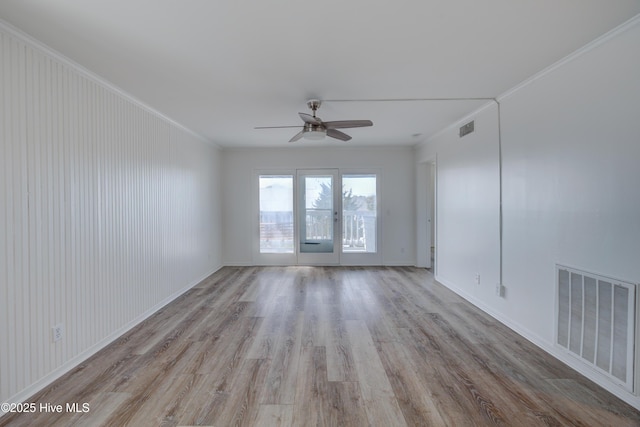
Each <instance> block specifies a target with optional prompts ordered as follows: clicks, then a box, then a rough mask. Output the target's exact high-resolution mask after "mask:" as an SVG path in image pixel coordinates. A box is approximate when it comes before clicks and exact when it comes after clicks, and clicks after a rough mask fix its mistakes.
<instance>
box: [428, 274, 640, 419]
mask: <svg viewBox="0 0 640 427" xmlns="http://www.w3.org/2000/svg"><path fill="white" fill-rule="evenodd" d="M434 279H435V280H436V281H437V282H438V283H440V284H441V285H442V286H444V287H446V288H447V289H450V290H451V291H453V292H455V293H456V294H458V295H459V296H460V297H462V298H464V299H465V300H467V301H468V302H469V303H471V304H473V305H474V306H476V307H477V308H479V309H480V310H482V311H483V312H485V313H487V314H488V315H489V316H491V317H493V318H494V319H496V320H497V321H498V322H500V323H502V324H503V325H505V326H507V327H508V328H509V329H511V330H513V331H514V332H515V333H517V334H518V335H520V336H522V337H523V338H524V339H526V340H527V341H529V342H531V343H532V344H534V345H536V346H537V347H539V348H540V349H541V350H543V351H545V352H546V353H548V354H550V355H551V356H553V357H555V358H556V359H558V360H559V361H561V362H562V363H564V364H565V365H567V366H568V367H570V368H571V369H573V370H574V371H577V372H578V373H580V374H581V375H584V376H585V377H587V378H588V379H590V380H591V381H593V382H594V383H596V384H598V385H599V386H600V387H602V388H604V389H605V390H607V391H608V392H610V393H611V394H613V395H614V396H616V397H618V398H619V399H620V400H622V401H624V402H626V403H628V404H629V405H631V406H633V407H634V408H636V409H638V410H640V397H639V396H636V395H634V394H632V393H630V392H628V391H626V390H623V389H622V388H620V387H617V386H616V385H615V384H612V383H610V382H609V380H608V379H607V378H606V377H605V376H604V375H602V374H600V373H599V372H597V371H595V370H592V369H589V368H588V367H585V366H582V365H581V364H579V363H577V362H576V361H575V360H573V358H572V357H571V356H569V355H568V354H566V353H565V352H564V351H560V350H559V349H558V348H556V347H555V346H554V345H553V343H552V342H549V341H547V340H545V339H543V338H542V337H540V336H539V335H538V334H536V333H534V332H532V331H531V330H529V329H528V328H526V327H524V326H523V325H521V324H519V323H518V322H514V321H512V320H511V319H509V318H508V317H506V316H505V315H503V314H502V313H500V312H498V311H496V310H494V309H493V308H492V307H490V306H488V305H486V304H485V303H483V302H482V301H480V300H478V299H477V298H475V297H473V296H472V295H470V294H469V293H467V292H465V291H464V290H463V289H462V288H460V287H458V286H456V285H455V284H454V283H451V282H449V281H448V280H447V279H444V278H442V277H441V276H437V275H436V276H434Z"/></svg>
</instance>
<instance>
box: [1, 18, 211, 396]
mask: <svg viewBox="0 0 640 427" xmlns="http://www.w3.org/2000/svg"><path fill="white" fill-rule="evenodd" d="M0 99H1V104H0V138H1V140H0V203H1V205H0V402H5V401H9V400H13V401H15V400H20V399H23V398H26V397H28V396H29V395H30V394H31V393H32V392H34V391H36V390H38V389H39V388H41V387H42V386H44V385H46V384H47V383H48V382H50V381H51V380H53V379H54V378H56V377H57V376H59V375H61V374H62V373H63V372H64V371H66V370H68V369H69V368H71V367H72V366H74V365H75V364H77V363H78V362H79V361H81V360H82V359H84V358H86V357H88V356H89V355H91V354H92V353H93V352H95V351H97V349H99V348H101V347H102V346H104V345H105V344H107V343H108V342H110V341H111V340H113V339H114V338H115V337H117V336H118V335H120V334H121V333H122V332H124V331H126V330H127V329H129V328H130V327H132V326H134V325H135V324H136V323H138V322H139V321H141V320H142V319H144V318H145V317H147V316H148V315H149V314H151V313H153V312H154V311H156V310H157V309H158V308H159V307H161V306H163V305H164V304H166V303H167V302H169V301H170V300H172V299H173V298H175V297H176V296H178V295H180V294H181V293H182V292H184V291H185V290H186V289H188V288H189V287H191V286H192V285H193V284H195V283H197V282H198V281H199V280H200V279H202V278H204V277H206V275H208V274H209V273H211V272H212V271H214V270H215V269H217V268H219V266H220V263H221V256H220V247H219V230H220V214H219V208H218V202H217V201H218V200H219V197H220V196H219V193H220V189H219V187H218V182H219V170H220V168H219V158H218V150H217V149H216V148H215V147H213V146H212V145H209V144H207V143H206V142H205V141H203V140H200V139H199V138H198V137H196V136H195V135H193V134H191V133H190V132H188V131H186V130H185V129H183V128H181V127H180V126H178V125H177V124H175V123H173V122H171V121H170V120H168V119H166V118H164V117H163V116H161V115H159V114H157V113H155V112H153V111H152V110H150V109H148V108H146V107H144V106H143V105H142V104H140V103H138V102H136V101H135V100H134V99H132V98H130V97H128V96H127V95H125V94H123V93H122V92H120V91H118V90H117V89H115V88H113V87H111V86H110V85H109V84H107V83H105V82H103V81H102V80H100V79H99V78H98V77H95V76H93V75H91V74H90V73H88V72H86V71H85V70H83V69H81V68H80V67H77V66H75V65H73V64H72V63H70V62H69V61H67V60H65V59H64V58H62V57H59V56H57V55H56V54H55V53H53V52H51V51H50V50H48V49H47V48H45V47H43V46H41V45H39V44H38V43H37V42H35V41H32V40H30V39H28V38H27V37H24V36H22V35H21V34H19V33H16V32H15V31H13V30H12V29H10V28H5V27H3V26H1V25H0ZM60 323H62V324H64V338H63V339H62V340H61V341H59V342H57V343H54V342H53V341H52V330H51V328H52V326H54V325H56V324H60Z"/></svg>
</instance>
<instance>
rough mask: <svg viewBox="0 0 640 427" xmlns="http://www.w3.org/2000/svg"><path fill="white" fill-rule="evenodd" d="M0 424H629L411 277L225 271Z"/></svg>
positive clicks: (485, 319)
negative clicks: (75, 407) (57, 407)
mask: <svg viewBox="0 0 640 427" xmlns="http://www.w3.org/2000/svg"><path fill="white" fill-rule="evenodd" d="M29 401H30V402H36V403H37V404H38V405H39V404H40V403H52V404H63V405H65V404H66V403H73V402H79V403H81V404H82V403H85V402H86V403H89V405H90V411H89V412H87V413H66V412H63V413H55V414H54V413H44V412H39V413H35V414H19V415H18V414H9V415H7V416H5V417H2V418H0V427H1V426H72V425H77V426H126V425H131V426H188V425H208V426H260V427H263V426H266V427H271V426H274V427H277V426H307V425H308V426H341V427H342V426H385V427H386V426H491V425H513V426H616V427H617V426H640V412H639V411H637V410H635V409H634V408H632V407H631V406H629V405H627V404H625V403H624V402H622V401H621V400H619V399H617V398H616V397H614V396H613V395H611V394H610V393H608V392H607V391H605V390H603V389H602V388H601V387H599V386H597V385H596V384H594V383H592V382H591V381H589V380H587V379H586V378H584V377H582V376H581V375H579V374H578V373H576V372H575V371H573V370H572V369H570V368H568V367H566V366H565V365H564V364H562V363H561V362H559V361H557V360H556V359H554V358H552V357H551V356H549V355H548V354H546V353H545V352H544V351H542V350H540V349H539V348H538V347H536V346H534V345H533V344H531V343H529V342H528V341H526V340H525V339H523V338H522V337H520V336H519V335H517V334H515V333H514V332H513V331H511V330H510V329H508V328H507V327H505V326H504V325H502V324H500V323H498V322H496V321H495V320H494V319H492V318H491V317H490V316H488V315H487V314H485V313H483V312H482V311H480V310H478V309H476V308H475V307H473V306H472V305H471V304H469V303H467V302H466V301H464V300H463V299H461V298H460V297H458V296H457V295H455V294H454V293H452V292H451V291H449V290H448V289H446V288H444V287H443V286H441V285H440V284H438V283H436V282H434V280H433V277H432V276H431V274H430V273H429V272H428V271H427V270H424V269H418V268H410V267H366V268H365V267H226V268H223V269H221V270H220V271H218V272H216V273H215V274H213V275H212V276H210V277H209V278H207V279H206V280H204V281H203V282H202V283H200V284H198V285H197V286H196V287H194V288H193V289H191V290H189V291H188V292H186V293H185V294H184V295H182V296H181V297H179V298H177V299H176V300H175V301H174V302H172V303H171V304H169V305H168V306H166V307H164V308H163V309H162V310H160V311H158V312H157V313H155V314H154V315H153V316H151V317H150V318H149V319H147V320H145V321H144V322H142V323H141V324H140V325H138V326H137V327H136V328H134V329H133V330H131V331H130V332H128V333H127V334H125V335H124V336H122V337H121V338H119V339H118V340H116V341H115V342H114V343H112V344H111V345H109V346H108V347H107V348H105V349H104V350H102V351H100V352H99V353H98V354H96V355H94V356H93V357H91V358H90V359H89V360H87V361H85V362H83V363H81V364H80V365H79V366H77V367H76V368H75V369H73V370H72V371H71V372H69V373H68V374H66V375H65V376H63V377H62V378H60V379H59V380H57V381H56V382H55V383H54V384H52V385H51V386H49V387H47V388H46V389H44V390H42V391H41V392H40V393H38V394H36V395H35V396H33V397H32V398H31V399H29Z"/></svg>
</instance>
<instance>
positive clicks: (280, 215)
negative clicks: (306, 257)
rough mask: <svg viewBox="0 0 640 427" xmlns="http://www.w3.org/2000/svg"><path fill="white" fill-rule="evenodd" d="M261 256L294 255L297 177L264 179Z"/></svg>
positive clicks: (265, 177) (261, 196) (261, 202)
mask: <svg viewBox="0 0 640 427" xmlns="http://www.w3.org/2000/svg"><path fill="white" fill-rule="evenodd" d="M259 186H260V253H263V254H264V253H286V254H292V253H293V251H294V246H293V245H294V242H293V236H294V224H293V175H260V176H259Z"/></svg>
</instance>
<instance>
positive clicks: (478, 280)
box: [476, 273, 480, 285]
mask: <svg viewBox="0 0 640 427" xmlns="http://www.w3.org/2000/svg"><path fill="white" fill-rule="evenodd" d="M479 284H480V273H476V285H479Z"/></svg>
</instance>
